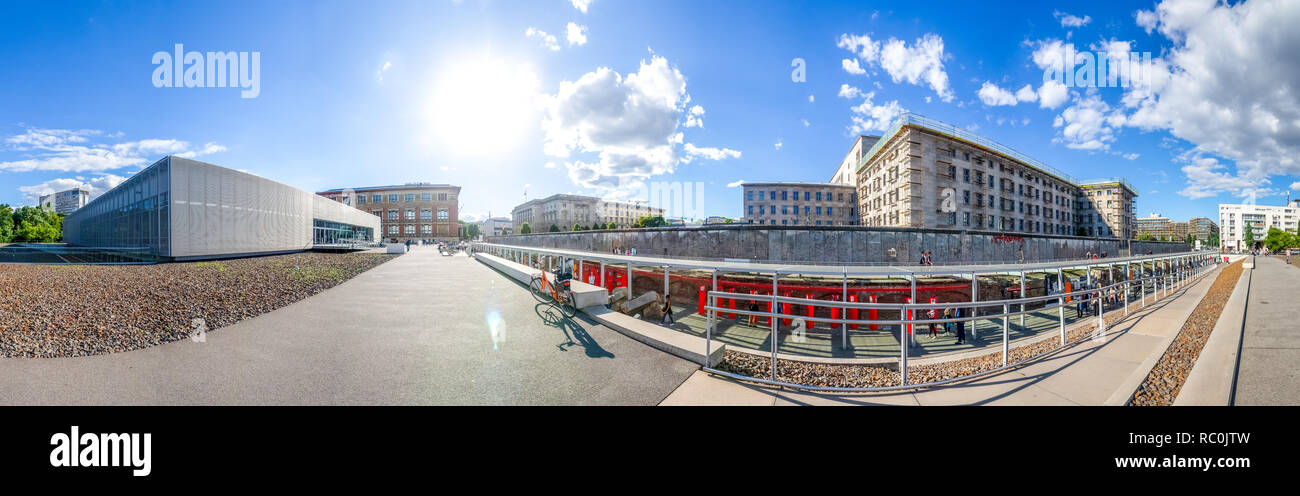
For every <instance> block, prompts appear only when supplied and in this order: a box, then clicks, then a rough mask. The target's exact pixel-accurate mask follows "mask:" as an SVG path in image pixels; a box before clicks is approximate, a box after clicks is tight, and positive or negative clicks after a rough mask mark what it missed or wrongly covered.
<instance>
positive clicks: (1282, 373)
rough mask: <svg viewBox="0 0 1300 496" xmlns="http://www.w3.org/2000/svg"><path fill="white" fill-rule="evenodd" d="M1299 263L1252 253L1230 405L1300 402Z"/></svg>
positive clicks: (1295, 403)
mask: <svg viewBox="0 0 1300 496" xmlns="http://www.w3.org/2000/svg"><path fill="white" fill-rule="evenodd" d="M1297 309H1300V268H1297V267H1296V266H1294V265H1287V264H1286V263H1285V262H1284V261H1283V260H1282V259H1280V258H1275V257H1255V270H1254V271H1252V272H1251V274H1250V294H1249V297H1248V298H1247V303H1246V319H1245V328H1244V329H1245V330H1244V331H1243V336H1242V341H1241V358H1240V366H1239V368H1238V370H1237V387H1236V397H1235V402H1234V404H1237V405H1297V404H1300V372H1298V371H1297V369H1296V364H1300V328H1297V327H1296V326H1295V325H1293V324H1295V322H1293V321H1292V319H1295V318H1296V314H1297Z"/></svg>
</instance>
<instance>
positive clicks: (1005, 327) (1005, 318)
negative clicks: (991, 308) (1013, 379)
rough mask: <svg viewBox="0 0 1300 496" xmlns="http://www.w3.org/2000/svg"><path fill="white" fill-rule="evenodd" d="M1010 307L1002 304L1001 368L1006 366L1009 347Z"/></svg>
mask: <svg viewBox="0 0 1300 496" xmlns="http://www.w3.org/2000/svg"><path fill="white" fill-rule="evenodd" d="M1010 313H1011V305H1009V304H1006V303H1003V304H1002V366H1003V367H1006V366H1007V354H1008V352H1010V346H1011V315H1009V314H1010Z"/></svg>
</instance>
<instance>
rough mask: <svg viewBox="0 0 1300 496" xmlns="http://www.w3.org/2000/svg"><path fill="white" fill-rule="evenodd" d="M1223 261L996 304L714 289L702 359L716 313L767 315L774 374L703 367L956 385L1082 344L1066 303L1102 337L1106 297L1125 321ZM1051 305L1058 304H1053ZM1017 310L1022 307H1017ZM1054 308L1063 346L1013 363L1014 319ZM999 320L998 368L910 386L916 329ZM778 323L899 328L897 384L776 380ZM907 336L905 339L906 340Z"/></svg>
mask: <svg viewBox="0 0 1300 496" xmlns="http://www.w3.org/2000/svg"><path fill="white" fill-rule="evenodd" d="M1221 261H1222V260H1220V259H1219V258H1218V257H1195V258H1192V259H1189V260H1187V261H1185V262H1184V263H1180V264H1178V265H1177V266H1176V268H1175V269H1174V270H1171V271H1169V272H1166V273H1163V274H1159V275H1151V276H1146V277H1134V278H1130V279H1126V280H1124V281H1120V282H1116V283H1112V284H1109V285H1105V286H1099V287H1095V288H1089V289H1083V290H1079V291H1072V292H1068V293H1066V292H1062V293H1056V294H1050V295H1045V296H1035V297H1025V298H1015V299H1008V300H993V301H983V302H979V301H970V302H947V303H859V302H846V301H828V300H810V299H806V298H792V297H785V296H776V295H775V294H773V295H759V294H752V293H731V292H725V291H710V292H709V293H708V302H707V304H706V305H705V310H706V311H707V312H708V328H707V330H706V333H705V354H704V356H705V357H708V356H709V353H710V352H711V351H712V349H713V334H714V331H715V326H716V325H717V323H718V322H719V317H718V314H719V313H720V312H723V313H727V314H738V315H746V316H756V317H760V318H764V317H765V318H768V319H769V320H770V322H771V339H770V342H771V343H772V345H771V353H770V366H769V367H770V370H769V378H767V379H764V378H761V377H754V376H749V375H743V374H736V373H732V372H727V371H723V370H718V369H716V368H713V367H711V366H710V365H709V364H707V363H706V364H704V367H703V369H704V370H705V371H708V372H710V373H713V374H718V375H722V376H727V377H731V378H735V379H740V380H745V381H753V382H759V383H763V384H769V385H776V386H784V387H792V388H796V389H804V390H811V391H830V392H878V391H891V390H900V389H913V388H922V387H933V386H938V385H943V384H947V383H951V382H955V381H964V380H969V379H973V378H976V377H980V376H983V375H987V374H992V373H996V372H999V371H1003V370H1006V369H1008V368H1012V367H1016V366H1019V365H1021V364H1024V363H1026V362H1029V361H1032V360H1035V359H1037V358H1040V357H1043V356H1046V355H1049V354H1052V353H1056V352H1057V351H1060V350H1062V349H1064V348H1065V347H1067V346H1071V345H1073V344H1075V343H1077V342H1079V341H1073V342H1072V341H1069V340H1068V339H1067V331H1066V322H1065V307H1066V300H1067V299H1073V298H1084V299H1086V300H1087V301H1088V305H1089V306H1090V307H1091V306H1092V305H1093V304H1095V305H1096V307H1097V309H1096V313H1097V315H1096V320H1097V328H1096V329H1095V330H1094V331H1093V333H1094V334H1100V335H1102V336H1104V333H1105V313H1106V311H1105V306H1106V305H1105V302H1104V299H1103V296H1105V295H1107V294H1108V293H1110V292H1111V291H1112V290H1113V291H1115V292H1116V293H1113V294H1116V295H1117V296H1118V295H1122V296H1123V298H1122V299H1123V300H1124V301H1123V310H1122V311H1123V317H1127V316H1128V315H1129V308H1128V307H1129V303H1130V301H1133V300H1134V298H1133V290H1134V289H1137V290H1138V298H1137V299H1138V300H1139V301H1140V302H1141V305H1142V307H1143V308H1145V307H1146V305H1147V288H1148V286H1150V287H1151V288H1152V291H1151V294H1152V302H1153V303H1154V302H1155V301H1159V300H1160V299H1161V298H1162V296H1161V294H1160V293H1161V291H1163V292H1164V296H1163V297H1167V296H1168V295H1169V293H1170V292H1171V291H1177V289H1179V288H1182V287H1185V286H1187V285H1188V283H1190V282H1192V281H1195V280H1198V279H1200V278H1201V277H1203V276H1204V275H1205V274H1208V273H1210V272H1211V271H1213V270H1214V269H1215V268H1217V267H1218V265H1219V263H1220V262H1221ZM719 298H726V299H733V300H750V301H758V302H767V303H768V304H769V306H768V308H769V309H770V310H767V311H750V310H745V309H736V308H727V307H722V306H720V305H719V304H718V299H719ZM1038 302H1044V303H1047V304H1045V305H1044V306H1043V307H1040V308H1036V309H1034V310H1029V309H1028V308H1027V307H1028V306H1029V305H1030V304H1032V303H1038ZM1053 302H1054V303H1055V304H1051V303H1053ZM780 303H786V304H798V305H806V306H816V307H825V308H830V309H834V310H832V312H831V314H832V315H836V314H838V315H849V310H896V311H898V312H899V313H898V315H899V317H900V318H899V319H850V318H835V317H831V318H826V317H813V316H799V315H793V314H789V313H783V312H778V311H777V310H776V309H777V308H778V304H780ZM990 306H1001V307H1002V311H1001V312H1000V313H995V314H985V315H974V314H976V313H978V312H977V311H971V312H969V313H971V314H972V315H968V316H961V317H952V318H925V319H917V318H905V316H911V315H918V314H919V313H920V312H923V311H928V310H931V309H933V310H934V312H935V313H936V314H939V313H941V312H942V310H943V309H949V308H953V309H963V308H970V309H972V310H977V309H979V308H984V307H990ZM1017 306H1018V307H1019V308H1018V309H1016V308H1015V307H1017ZM1051 309H1056V310H1057V311H1058V312H1057V313H1058V319H1059V332H1060V342H1059V344H1058V345H1057V346H1055V347H1053V348H1052V349H1050V350H1047V351H1045V352H1042V353H1039V354H1036V355H1033V356H1030V357H1026V358H1024V359H1021V360H1018V361H1016V362H1010V361H1009V357H1010V354H1011V351H1012V349H1011V339H1010V318H1011V317H1014V316H1017V315H1026V314H1029V313H1033V312H1040V311H1043V310H1051ZM836 310H837V311H836ZM1116 311H1120V310H1112V312H1116ZM1091 312H1092V309H1091V308H1089V313H1091ZM998 318H1000V319H1002V346H1001V352H1000V353H1001V355H1002V363H1001V365H1000V366H998V367H995V368H992V369H988V370H984V371H981V372H977V373H973V374H967V375H961V376H956V377H950V378H947V379H942V380H938V381H932V382H926V383H917V384H912V383H909V382H908V358H909V354H910V352H909V350H910V348H912V347H914V346H916V340H915V333H914V330H915V328H916V326H924V325H927V324H944V323H949V322H953V323H956V322H972V323H974V322H975V321H979V320H991V319H998ZM1089 318H1091V317H1089ZM778 319H802V320H803V321H805V322H813V323H826V324H831V325H836V324H838V325H839V326H842V327H841V329H843V331H842V332H843V334H842V339H847V335H848V333H849V326H850V325H858V326H867V325H897V326H898V328H899V359H898V364H899V368H898V373H899V384H898V385H896V386H880V387H834V386H814V385H808V384H799V383H792V382H786V381H781V380H778V379H777V371H778V345H777V343H779V337H778V325H777V320H778ZM904 336H907V337H906V338H904ZM1030 339H1031V340H1033V341H1034V343H1037V342H1038V341H1037V340H1036V339H1034V338H1030ZM905 341H907V342H905ZM706 360H707V358H706ZM796 361H797V360H796Z"/></svg>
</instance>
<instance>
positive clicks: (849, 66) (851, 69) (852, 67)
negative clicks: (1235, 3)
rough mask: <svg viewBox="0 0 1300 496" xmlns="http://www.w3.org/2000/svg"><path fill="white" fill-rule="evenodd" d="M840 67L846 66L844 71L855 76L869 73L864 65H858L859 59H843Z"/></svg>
mask: <svg viewBox="0 0 1300 496" xmlns="http://www.w3.org/2000/svg"><path fill="white" fill-rule="evenodd" d="M840 67H843V68H844V72H847V73H849V74H853V75H855V76H861V75H863V74H866V73H867V70H866V69H863V68H862V66H860V65H858V59H844V60H841V61H840Z"/></svg>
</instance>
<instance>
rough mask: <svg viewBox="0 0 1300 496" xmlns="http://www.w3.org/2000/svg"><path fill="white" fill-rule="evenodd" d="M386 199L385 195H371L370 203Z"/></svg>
mask: <svg viewBox="0 0 1300 496" xmlns="http://www.w3.org/2000/svg"><path fill="white" fill-rule="evenodd" d="M382 201H384V195H370V203H380V202H382Z"/></svg>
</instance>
